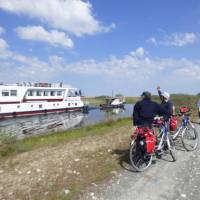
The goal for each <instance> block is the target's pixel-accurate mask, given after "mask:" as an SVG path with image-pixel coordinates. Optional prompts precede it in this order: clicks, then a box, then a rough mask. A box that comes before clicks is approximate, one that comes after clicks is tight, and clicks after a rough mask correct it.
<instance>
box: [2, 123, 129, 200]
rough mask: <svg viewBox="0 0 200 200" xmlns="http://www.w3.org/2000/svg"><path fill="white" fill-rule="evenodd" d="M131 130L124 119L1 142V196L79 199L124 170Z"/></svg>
mask: <svg viewBox="0 0 200 200" xmlns="http://www.w3.org/2000/svg"><path fill="white" fill-rule="evenodd" d="M131 132H132V123H131V120H130V119H120V120H117V121H108V122H106V123H99V124H96V125H93V126H88V127H85V128H81V129H76V130H71V131H65V132H60V133H56V134H51V135H47V136H39V137H32V138H30V139H25V140H22V141H16V142H15V143H13V144H9V145H5V146H1V160H0V171H1V173H0V185H3V188H4V189H3V191H1V193H0V199H9V200H15V199H46V200H52V199H65V200H66V199H77V198H78V196H79V195H81V194H82V193H84V191H85V189H86V188H87V187H88V186H91V184H96V183H98V182H99V181H102V180H104V179H106V178H109V177H112V176H113V175H114V174H115V173H117V170H119V169H121V166H120V164H119V163H120V161H121V160H122V159H123V160H124V156H125V161H126V160H127V158H126V157H127V149H128V147H129V141H130V134H131ZM22 152H25V153H22ZM80 199H81V197H80Z"/></svg>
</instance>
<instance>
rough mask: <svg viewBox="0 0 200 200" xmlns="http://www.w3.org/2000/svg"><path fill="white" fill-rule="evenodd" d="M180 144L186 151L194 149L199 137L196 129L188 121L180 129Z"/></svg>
mask: <svg viewBox="0 0 200 200" xmlns="http://www.w3.org/2000/svg"><path fill="white" fill-rule="evenodd" d="M181 139H182V144H183V146H184V148H185V149H186V150H187V151H194V150H195V149H196V148H197V146H198V142H199V137H198V133H197V131H196V129H195V128H194V126H193V125H192V124H190V123H188V125H187V127H186V128H185V129H184V130H183V131H182V136H181Z"/></svg>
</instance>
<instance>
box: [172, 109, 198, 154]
mask: <svg viewBox="0 0 200 200" xmlns="http://www.w3.org/2000/svg"><path fill="white" fill-rule="evenodd" d="M184 108H185V107H184ZM189 111H190V110H189V109H186V108H185V110H183V109H182V110H181V108H180V113H179V114H178V116H181V117H183V119H182V122H181V124H180V126H179V128H178V129H177V131H176V132H175V134H174V135H173V137H172V139H173V140H176V139H177V138H178V137H179V136H180V137H181V142H182V144H183V147H184V148H185V149H186V150H187V151H194V150H195V149H196V148H197V146H198V142H199V137H198V133H197V130H196V129H195V127H194V125H193V124H192V122H191V121H190V115H191V113H189Z"/></svg>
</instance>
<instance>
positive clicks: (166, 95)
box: [161, 92, 170, 100]
mask: <svg viewBox="0 0 200 200" xmlns="http://www.w3.org/2000/svg"><path fill="white" fill-rule="evenodd" d="M161 95H162V96H163V97H164V98H165V99H167V100H168V99H169V98H170V94H169V93H168V92H162V94H161Z"/></svg>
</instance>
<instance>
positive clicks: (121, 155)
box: [111, 149, 137, 172]
mask: <svg viewBox="0 0 200 200" xmlns="http://www.w3.org/2000/svg"><path fill="white" fill-rule="evenodd" d="M111 153H112V154H114V155H117V156H118V161H119V165H120V166H121V167H122V168H123V169H125V170H127V171H130V172H137V171H135V170H134V168H133V167H132V166H131V163H130V158H129V149H114V150H113V151H112V152H111Z"/></svg>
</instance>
